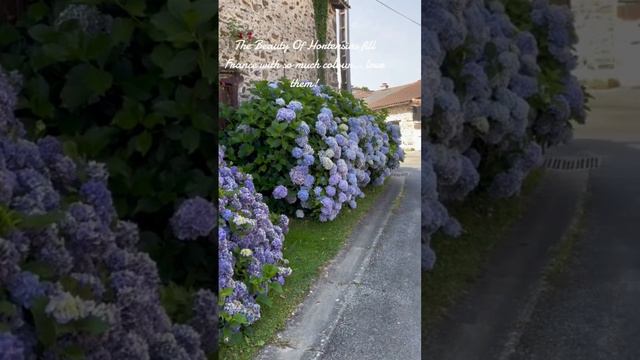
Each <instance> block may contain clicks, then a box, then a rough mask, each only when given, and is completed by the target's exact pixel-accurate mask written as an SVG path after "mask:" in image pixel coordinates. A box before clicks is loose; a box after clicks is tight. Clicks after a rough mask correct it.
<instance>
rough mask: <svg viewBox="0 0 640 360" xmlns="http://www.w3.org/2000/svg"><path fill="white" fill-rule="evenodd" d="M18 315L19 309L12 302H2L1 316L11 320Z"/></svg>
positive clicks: (0, 307)
mask: <svg viewBox="0 0 640 360" xmlns="http://www.w3.org/2000/svg"><path fill="white" fill-rule="evenodd" d="M17 313H18V309H17V308H16V306H15V305H13V304H12V303H11V302H9V301H6V300H3V301H0V315H3V316H4V317H5V318H11V317H13V316H14V315H16V314H17Z"/></svg>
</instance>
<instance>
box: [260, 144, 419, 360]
mask: <svg viewBox="0 0 640 360" xmlns="http://www.w3.org/2000/svg"><path fill="white" fill-rule="evenodd" d="M389 185H390V186H388V187H387V189H386V191H385V193H384V194H383V195H382V196H381V198H380V199H379V200H378V203H377V204H376V205H375V207H374V208H373V209H372V210H371V211H370V212H369V214H367V215H366V217H365V218H364V219H363V220H362V221H361V222H360V224H359V225H358V226H357V227H356V229H355V230H354V232H353V235H352V236H351V238H350V239H349V242H348V244H347V246H346V247H345V248H344V249H343V250H342V251H341V252H340V254H339V255H338V256H337V257H336V258H335V259H334V261H333V262H332V263H331V264H330V265H329V266H328V267H327V269H326V271H325V272H324V273H323V275H322V276H321V279H320V280H319V281H318V282H317V283H316V284H315V285H314V286H313V289H312V291H311V293H310V295H309V296H308V297H307V299H306V300H305V301H304V303H303V304H302V305H301V307H300V308H299V309H298V311H297V313H296V314H295V316H293V317H292V319H291V320H290V321H289V323H288V325H287V328H286V329H285V330H284V331H283V332H282V333H280V334H278V341H277V344H275V345H270V346H267V347H266V348H265V349H264V350H263V351H262V352H261V353H260V354H259V355H258V357H257V358H258V359H261V360H271V359H273V360H275V359H277V360H288V359H304V360H307V359H322V360H347V359H354V360H360V359H363V360H364V359H367V360H368V359H372V360H376V359H380V360H393V359H403V360H404V359H406V360H412V359H419V358H420V296H421V294H420V159H419V153H411V154H409V155H408V156H407V159H406V161H405V162H404V164H403V166H402V167H401V168H400V169H398V170H397V171H396V172H395V173H394V175H393V176H392V177H391V179H390V184H389Z"/></svg>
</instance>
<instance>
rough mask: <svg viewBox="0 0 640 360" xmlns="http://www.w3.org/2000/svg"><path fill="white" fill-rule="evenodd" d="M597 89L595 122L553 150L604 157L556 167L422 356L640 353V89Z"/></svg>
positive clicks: (508, 358) (436, 359) (510, 358)
mask: <svg viewBox="0 0 640 360" xmlns="http://www.w3.org/2000/svg"><path fill="white" fill-rule="evenodd" d="M594 95H595V96H596V99H595V101H593V103H592V104H591V107H592V112H591V113H590V115H589V119H588V120H587V121H588V124H587V125H585V126H577V127H576V132H575V140H574V141H573V142H572V143H571V144H569V145H566V146H563V147H560V148H557V149H555V150H553V151H552V152H551V153H550V154H549V156H552V157H561V158H570V157H597V158H599V159H600V166H599V167H598V168H596V169H591V170H568V171H567V170H564V171H563V170H548V171H547V173H546V175H545V179H544V180H543V183H542V184H541V186H540V188H539V189H538V190H537V192H536V194H534V195H533V199H532V201H531V205H530V206H529V208H528V209H527V211H526V212H525V214H524V215H523V218H522V219H520V220H519V221H518V222H517V223H516V224H515V226H514V229H513V231H512V232H511V234H510V235H509V239H507V240H506V241H505V242H504V244H502V245H501V246H499V247H498V249H496V251H495V253H494V256H493V257H492V258H491V259H490V262H489V268H488V269H487V270H486V272H485V273H484V274H483V275H482V276H481V277H480V279H478V281H476V283H475V284H473V285H471V286H470V289H469V292H468V293H467V294H466V295H465V296H464V297H463V298H462V299H460V301H459V302H458V303H457V304H456V305H454V306H453V308H452V309H450V312H449V313H448V315H447V318H446V319H445V321H443V322H442V324H440V325H439V326H437V328H436V329H434V330H433V331H432V332H431V333H430V334H428V335H427V337H426V339H425V340H424V342H423V352H422V358H423V359H429V360H454V359H455V360H458V359H460V360H474V359H479V360H485V359H487V360H493V359H496V360H538V359H540V360H543V359H561V360H564V359H567V360H568V359H571V360H573V359H580V360H610V359H625V360H626V359H629V360H631V359H640V341H638V335H640V306H638V304H640V235H638V234H639V231H638V230H639V229H640V101H638V100H640V90H637V89H617V90H608V91H598V92H595V93H594ZM579 210H583V211H584V215H582V218H581V220H582V221H581V222H580V224H581V225H580V228H579V229H573V228H572V226H571V225H572V224H574V223H575V221H576V220H577V216H578V211H579ZM568 235H573V236H575V241H574V243H573V246H572V247H571V248H569V251H570V252H569V257H568V259H566V260H565V261H564V263H563V264H562V269H563V271H561V272H559V273H558V274H554V276H553V281H548V279H547V278H546V277H545V276H544V275H545V271H548V270H549V267H550V264H551V261H552V260H553V259H552V256H553V255H554V252H553V250H554V247H556V246H558V244H559V243H560V242H561V241H562V240H563V239H564V240H565V241H566V239H567V236H568Z"/></svg>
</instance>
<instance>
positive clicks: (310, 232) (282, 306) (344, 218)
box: [219, 185, 386, 360]
mask: <svg viewBox="0 0 640 360" xmlns="http://www.w3.org/2000/svg"><path fill="white" fill-rule="evenodd" d="M385 188H386V185H385V186H379V187H371V188H369V189H366V190H365V195H366V196H365V197H364V198H363V199H360V201H358V208H357V209H355V210H350V209H345V210H343V211H342V212H341V213H340V215H339V216H338V217H337V218H336V220H334V221H332V222H326V223H322V222H319V221H317V220H294V219H292V220H291V223H290V226H289V233H288V234H287V236H286V239H285V244H284V251H283V253H284V257H285V258H286V259H288V260H289V265H290V266H291V268H292V269H293V273H292V274H291V276H289V277H288V278H287V281H286V283H285V286H284V288H283V290H284V291H283V293H282V294H281V295H280V296H279V297H278V298H275V299H273V306H272V307H270V308H263V310H262V316H261V319H260V320H259V321H258V322H256V323H255V324H254V325H253V326H252V327H251V329H250V333H249V334H248V335H247V337H246V338H245V343H243V344H240V345H234V346H224V345H223V346H222V347H221V349H220V353H219V358H220V359H225V360H248V359H252V358H253V356H254V355H255V354H256V353H257V352H258V350H260V348H262V347H263V346H264V345H266V344H269V343H271V342H274V341H275V334H276V333H277V332H278V331H280V330H282V329H284V327H285V324H286V321H287V319H288V318H289V316H291V314H292V312H293V311H294V310H295V309H296V308H297V306H298V305H299V304H300V303H301V302H302V301H303V300H304V298H305V297H306V295H307V293H308V291H309V289H310V287H311V285H312V284H313V282H314V280H315V279H316V278H317V276H318V275H319V274H320V272H321V271H322V269H323V267H324V266H325V265H326V264H327V262H328V261H329V260H331V259H333V257H335V255H336V254H337V253H338V251H339V250H340V249H341V248H342V246H343V245H344V244H345V241H346V240H347V238H348V237H349V235H350V234H351V231H352V230H353V228H354V227H355V226H356V225H357V224H358V222H359V221H360V220H361V219H362V218H363V216H364V215H365V214H366V213H367V212H368V210H369V209H370V208H371V206H372V205H373V204H374V203H375V201H376V199H377V198H378V197H379V196H380V195H381V194H382V193H383V192H384V190H385Z"/></svg>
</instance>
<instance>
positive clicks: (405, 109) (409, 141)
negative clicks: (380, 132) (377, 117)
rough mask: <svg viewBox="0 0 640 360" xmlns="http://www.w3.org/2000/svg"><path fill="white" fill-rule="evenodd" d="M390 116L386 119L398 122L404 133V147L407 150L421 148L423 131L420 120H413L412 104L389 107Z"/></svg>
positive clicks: (401, 131)
mask: <svg viewBox="0 0 640 360" xmlns="http://www.w3.org/2000/svg"><path fill="white" fill-rule="evenodd" d="M387 111H388V112H389V116H388V117H387V119H386V121H388V122H398V123H399V125H400V133H401V134H402V148H403V149H405V150H411V149H413V150H418V151H419V150H420V144H421V139H422V136H421V135H422V133H421V130H420V121H413V109H412V108H411V106H402V107H395V108H390V109H387Z"/></svg>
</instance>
